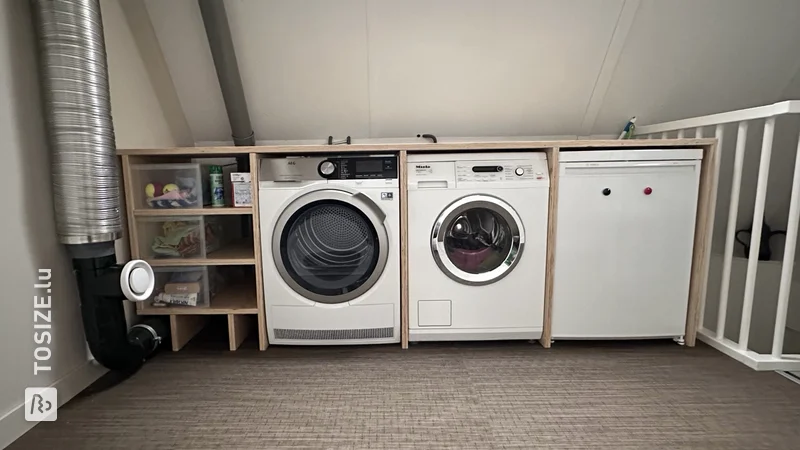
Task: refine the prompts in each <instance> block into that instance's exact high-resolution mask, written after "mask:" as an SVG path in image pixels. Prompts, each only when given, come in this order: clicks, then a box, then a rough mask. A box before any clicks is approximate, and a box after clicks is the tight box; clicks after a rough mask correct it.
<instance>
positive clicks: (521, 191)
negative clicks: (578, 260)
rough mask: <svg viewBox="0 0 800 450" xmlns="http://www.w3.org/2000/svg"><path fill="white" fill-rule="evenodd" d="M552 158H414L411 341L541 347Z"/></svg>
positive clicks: (411, 182)
mask: <svg viewBox="0 0 800 450" xmlns="http://www.w3.org/2000/svg"><path fill="white" fill-rule="evenodd" d="M549 185H550V184H549V179H548V175H547V159H546V156H545V154H544V153H533V152H521V153H492V154H480V153H468V154H455V153H450V154H433V155H417V154H411V155H409V156H408V190H409V192H408V208H409V213H408V214H409V216H408V227H409V228H408V244H409V248H408V256H409V332H410V333H409V339H410V340H411V341H455V340H491V339H537V338H539V337H541V333H542V323H543V309H544V279H545V259H546V257H545V250H546V246H547V211H548V209H547V204H548V191H549Z"/></svg>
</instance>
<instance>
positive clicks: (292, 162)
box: [286, 161, 297, 166]
mask: <svg viewBox="0 0 800 450" xmlns="http://www.w3.org/2000/svg"><path fill="white" fill-rule="evenodd" d="M286 164H289V165H290V166H294V165H295V164H297V163H296V162H294V161H287V162H286Z"/></svg>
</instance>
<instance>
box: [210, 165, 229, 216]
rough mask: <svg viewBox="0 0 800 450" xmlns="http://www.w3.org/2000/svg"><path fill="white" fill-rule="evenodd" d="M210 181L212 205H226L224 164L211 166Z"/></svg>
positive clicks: (216, 206) (217, 206)
mask: <svg viewBox="0 0 800 450" xmlns="http://www.w3.org/2000/svg"><path fill="white" fill-rule="evenodd" d="M208 172H209V175H208V182H209V186H210V188H211V189H210V191H211V206H212V207H215V208H219V207H222V206H225V187H224V184H223V176H222V166H211V167H209V170H208Z"/></svg>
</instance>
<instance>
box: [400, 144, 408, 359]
mask: <svg viewBox="0 0 800 450" xmlns="http://www.w3.org/2000/svg"><path fill="white" fill-rule="evenodd" d="M399 164H400V345H401V346H402V347H403V348H404V349H407V348H408V183H407V180H408V154H407V153H406V152H404V151H401V152H400V158H399Z"/></svg>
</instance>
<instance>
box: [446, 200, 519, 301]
mask: <svg viewBox="0 0 800 450" xmlns="http://www.w3.org/2000/svg"><path fill="white" fill-rule="evenodd" d="M524 245H525V228H524V226H523V224H522V220H521V219H520V216H519V214H517V212H516V211H515V210H514V208H513V207H512V206H511V205H509V204H508V203H506V202H505V201H503V200H501V199H499V198H497V197H494V196H491V195H484V194H474V195H468V196H466V197H462V198H460V199H458V200H456V201H454V202H453V203H451V204H450V205H448V206H447V207H446V208H445V209H444V210H443V211H442V212H441V214H439V217H438V218H437V219H436V221H435V222H434V225H433V229H432V231H431V252H432V253H433V258H434V260H435V261H436V264H437V265H438V266H439V268H440V269H441V270H442V271H443V272H444V273H445V274H446V275H447V276H448V277H450V278H452V279H453V280H455V281H457V282H459V283H462V284H466V285H471V286H482V285H487V284H491V283H494V282H496V281H498V280H500V279H502V278H503V277H505V276H506V275H508V274H509V273H510V272H511V270H513V269H514V266H516V264H517V263H518V262H519V258H520V256H521V255H522V249H523V247H524Z"/></svg>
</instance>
